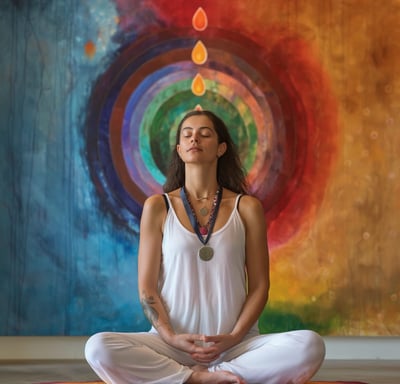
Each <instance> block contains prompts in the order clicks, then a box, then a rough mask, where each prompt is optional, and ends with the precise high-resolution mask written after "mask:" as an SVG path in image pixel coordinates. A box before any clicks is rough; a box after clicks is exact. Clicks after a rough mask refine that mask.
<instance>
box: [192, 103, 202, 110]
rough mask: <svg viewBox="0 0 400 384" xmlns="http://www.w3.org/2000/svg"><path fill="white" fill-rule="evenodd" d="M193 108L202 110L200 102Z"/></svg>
mask: <svg viewBox="0 0 400 384" xmlns="http://www.w3.org/2000/svg"><path fill="white" fill-rule="evenodd" d="M194 110H195V111H202V110H203V107H202V106H201V105H200V104H197V105H196V106H195V107H194Z"/></svg>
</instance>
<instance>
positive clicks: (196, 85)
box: [192, 73, 206, 96]
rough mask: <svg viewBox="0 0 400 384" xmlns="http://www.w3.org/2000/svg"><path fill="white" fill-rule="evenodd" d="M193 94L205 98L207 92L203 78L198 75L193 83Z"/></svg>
mask: <svg viewBox="0 0 400 384" xmlns="http://www.w3.org/2000/svg"><path fill="white" fill-rule="evenodd" d="M192 92H193V93H194V94H195V95H196V96H203V95H204V93H205V92H206V85H205V83H204V80H203V77H202V76H201V75H200V74H199V73H198V74H197V75H196V76H195V77H194V79H193V81H192Z"/></svg>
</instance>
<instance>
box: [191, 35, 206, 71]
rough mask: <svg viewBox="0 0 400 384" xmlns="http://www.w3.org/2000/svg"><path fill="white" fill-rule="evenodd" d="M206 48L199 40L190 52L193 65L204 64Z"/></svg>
mask: <svg viewBox="0 0 400 384" xmlns="http://www.w3.org/2000/svg"><path fill="white" fill-rule="evenodd" d="M207 56H208V53H207V48H206V47H205V45H204V44H203V42H202V41H201V40H199V41H198V42H197V43H196V45H195V46H194V48H193V50H192V61H193V62H194V63H195V64H199V65H201V64H204V63H205V62H206V61H207Z"/></svg>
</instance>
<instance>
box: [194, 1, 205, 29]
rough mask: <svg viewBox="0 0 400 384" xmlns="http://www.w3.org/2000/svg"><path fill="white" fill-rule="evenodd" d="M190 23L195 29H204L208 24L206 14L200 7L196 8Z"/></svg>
mask: <svg viewBox="0 0 400 384" xmlns="http://www.w3.org/2000/svg"><path fill="white" fill-rule="evenodd" d="M192 25H193V28H194V29H195V30H196V31H204V30H205V29H206V28H207V26H208V19H207V14H206V12H205V11H204V9H203V8H202V7H199V8H197V10H196V12H195V13H194V15H193V18H192Z"/></svg>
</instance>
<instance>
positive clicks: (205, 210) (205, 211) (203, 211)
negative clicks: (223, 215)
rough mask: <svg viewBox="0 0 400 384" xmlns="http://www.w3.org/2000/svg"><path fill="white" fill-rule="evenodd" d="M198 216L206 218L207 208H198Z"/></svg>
mask: <svg viewBox="0 0 400 384" xmlns="http://www.w3.org/2000/svg"><path fill="white" fill-rule="evenodd" d="M199 212H200V215H201V216H207V214H208V209H207V207H202V208H200V211H199Z"/></svg>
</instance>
